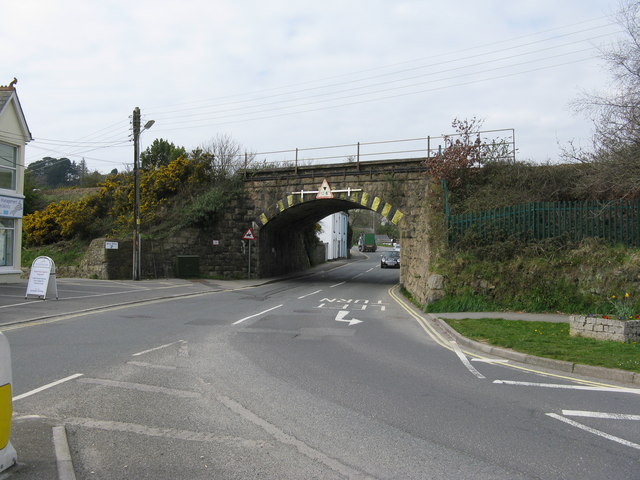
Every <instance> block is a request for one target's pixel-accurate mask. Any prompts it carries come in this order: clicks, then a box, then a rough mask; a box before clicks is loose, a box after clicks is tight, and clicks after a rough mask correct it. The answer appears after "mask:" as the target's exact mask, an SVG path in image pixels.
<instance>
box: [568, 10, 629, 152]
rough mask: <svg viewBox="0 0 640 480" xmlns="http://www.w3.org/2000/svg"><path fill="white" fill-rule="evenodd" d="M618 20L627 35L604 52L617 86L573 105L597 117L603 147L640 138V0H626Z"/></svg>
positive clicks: (598, 141) (605, 60)
mask: <svg viewBox="0 0 640 480" xmlns="http://www.w3.org/2000/svg"><path fill="white" fill-rule="evenodd" d="M615 19H616V23H618V25H620V27H621V29H622V32H623V34H624V36H623V37H622V38H621V39H620V40H618V41H617V42H616V43H614V44H613V45H611V46H609V47H608V48H606V49H603V50H601V52H600V56H601V57H602V59H603V60H604V62H605V64H606V65H607V68H608V69H609V72H610V73H611V76H612V79H613V87H614V88H612V89H611V91H607V92H602V93H591V94H584V95H583V96H581V97H580V98H578V100H576V101H575V102H574V104H573V106H574V108H575V109H576V110H577V111H582V112H586V113H588V114H589V115H590V116H591V118H592V119H593V121H594V125H595V127H596V131H595V141H596V145H597V146H598V147H600V148H615V147H619V146H623V145H629V144H631V143H636V142H637V141H638V139H640V1H638V0H624V1H623V2H622V3H621V5H620V10H619V11H618V13H617V15H616V17H615Z"/></svg>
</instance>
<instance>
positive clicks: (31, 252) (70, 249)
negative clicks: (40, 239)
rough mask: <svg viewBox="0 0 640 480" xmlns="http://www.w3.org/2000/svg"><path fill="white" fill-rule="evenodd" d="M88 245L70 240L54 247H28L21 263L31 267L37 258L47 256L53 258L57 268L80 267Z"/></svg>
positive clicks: (24, 249) (23, 251)
mask: <svg viewBox="0 0 640 480" xmlns="http://www.w3.org/2000/svg"><path fill="white" fill-rule="evenodd" d="M87 245H88V244H87V243H86V242H82V241H79V240H68V241H64V242H58V243H55V244H52V245H44V246H39V247H26V248H23V249H22V258H21V263H22V266H23V267H30V266H31V264H32V263H33V261H34V260H35V259H36V258H37V257H40V256H45V257H51V259H52V260H53V261H54V262H55V264H56V266H62V265H79V264H80V260H82V257H83V256H84V254H85V251H86V249H87Z"/></svg>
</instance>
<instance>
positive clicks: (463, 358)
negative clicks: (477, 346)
mask: <svg viewBox="0 0 640 480" xmlns="http://www.w3.org/2000/svg"><path fill="white" fill-rule="evenodd" d="M451 345H452V346H453V351H454V352H456V355H457V356H458V358H459V359H460V361H461V362H462V363H463V365H464V366H465V367H467V370H469V371H470V372H471V373H473V374H474V375H475V376H476V377H478V378H480V379H482V378H487V377H485V376H484V375H482V374H481V373H480V372H479V371H478V370H476V369H475V368H474V366H473V365H471V362H469V359H468V358H467V356H466V355H465V354H464V353H462V350H460V347H459V346H458V344H457V342H451Z"/></svg>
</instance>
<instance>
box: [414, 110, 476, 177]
mask: <svg viewBox="0 0 640 480" xmlns="http://www.w3.org/2000/svg"><path fill="white" fill-rule="evenodd" d="M483 123H484V122H483V121H482V120H479V119H477V118H476V117H473V118H472V119H470V120H459V119H457V118H456V119H454V120H453V122H451V126H452V127H453V129H454V130H455V131H456V132H457V133H455V134H453V135H444V143H445V145H444V150H443V151H442V153H441V154H439V155H438V156H436V157H430V158H428V159H427V161H426V164H427V174H428V175H429V176H431V177H432V178H435V179H438V180H446V181H447V183H448V184H449V185H450V186H451V187H457V186H460V185H461V184H462V182H463V180H464V178H465V176H466V175H468V174H469V171H470V170H471V169H472V168H474V167H480V166H482V165H483V164H484V162H485V160H486V158H487V148H486V144H485V143H483V142H482V140H481V139H480V129H481V128H482V124H483Z"/></svg>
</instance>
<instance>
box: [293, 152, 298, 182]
mask: <svg viewBox="0 0 640 480" xmlns="http://www.w3.org/2000/svg"><path fill="white" fill-rule="evenodd" d="M294 171H295V173H296V175H297V174H298V147H296V165H295V168H294Z"/></svg>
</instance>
